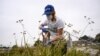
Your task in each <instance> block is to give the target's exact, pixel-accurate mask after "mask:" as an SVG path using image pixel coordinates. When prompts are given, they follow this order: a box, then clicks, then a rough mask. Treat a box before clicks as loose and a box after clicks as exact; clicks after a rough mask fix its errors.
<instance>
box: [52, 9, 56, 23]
mask: <svg viewBox="0 0 100 56" xmlns="http://www.w3.org/2000/svg"><path fill="white" fill-rule="evenodd" d="M55 14H56V13H55V11H53V12H52V16H53V18H52V19H51V20H52V21H53V20H56V18H55Z"/></svg>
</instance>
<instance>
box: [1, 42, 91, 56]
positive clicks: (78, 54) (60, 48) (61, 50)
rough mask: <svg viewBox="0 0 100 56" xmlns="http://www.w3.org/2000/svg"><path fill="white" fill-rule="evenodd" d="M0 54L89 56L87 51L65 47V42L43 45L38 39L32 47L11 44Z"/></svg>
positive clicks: (13, 55) (14, 55) (18, 55)
mask: <svg viewBox="0 0 100 56" xmlns="http://www.w3.org/2000/svg"><path fill="white" fill-rule="evenodd" d="M0 56H90V54H89V53H85V52H83V51H76V48H75V47H73V48H71V49H69V50H68V49H66V45H65V42H61V41H58V42H56V44H53V45H50V46H44V45H43V44H42V43H41V42H40V41H37V42H36V43H35V46H34V47H28V45H26V47H17V46H16V45H15V46H13V47H12V48H11V49H10V50H8V51H4V52H0Z"/></svg>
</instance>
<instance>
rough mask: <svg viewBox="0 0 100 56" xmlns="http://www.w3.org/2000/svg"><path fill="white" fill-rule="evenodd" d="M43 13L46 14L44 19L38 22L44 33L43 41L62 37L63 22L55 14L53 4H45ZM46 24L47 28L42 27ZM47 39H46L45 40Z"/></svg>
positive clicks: (49, 41)
mask: <svg viewBox="0 0 100 56" xmlns="http://www.w3.org/2000/svg"><path fill="white" fill-rule="evenodd" d="M43 15H46V18H47V19H46V20H45V21H44V22H43V23H42V24H40V26H39V29H41V30H42V32H43V33H45V35H43V34H42V36H43V41H44V42H45V43H46V44H49V43H52V42H54V41H57V40H58V39H63V31H64V30H63V29H64V22H63V21H62V19H60V18H59V17H57V16H56V11H55V8H54V6H53V5H47V6H46V7H45V9H44V13H43ZM44 26H48V28H44ZM46 40H47V41H46Z"/></svg>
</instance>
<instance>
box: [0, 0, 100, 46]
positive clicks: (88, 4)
mask: <svg viewBox="0 0 100 56" xmlns="http://www.w3.org/2000/svg"><path fill="white" fill-rule="evenodd" d="M48 4H51V5H53V6H54V7H55V10H56V16H58V17H59V18H61V19H62V20H63V21H64V22H66V23H67V24H69V23H70V24H72V25H73V26H72V27H70V28H69V27H67V26H66V29H65V30H67V31H69V32H70V33H71V34H74V35H77V36H80V35H82V32H83V30H84V29H85V27H86V25H88V22H90V21H94V22H95V23H94V24H89V25H88V27H87V28H86V29H85V31H84V33H83V35H88V36H92V37H93V38H94V37H95V36H96V34H98V33H100V11H99V10H100V0H0V44H2V45H4V46H13V45H14V44H15V39H17V43H18V45H21V41H22V43H23V35H22V34H21V32H22V31H23V28H22V26H21V24H20V23H16V21H18V20H21V19H23V21H22V23H23V24H24V28H25V31H27V32H28V33H27V34H26V35H25V36H26V42H27V43H28V44H29V45H33V43H34V41H36V39H37V38H38V37H39V33H40V32H41V31H40V30H39V29H38V26H39V24H40V23H39V21H44V20H45V19H46V17H45V15H42V14H43V12H44V7H45V6H46V5H48ZM84 16H86V18H84ZM88 18H91V19H90V20H88ZM73 29H74V30H76V31H80V34H75V33H73V32H72V30H73ZM13 33H16V34H15V35H13ZM30 35H31V36H30ZM34 37H35V38H34ZM72 39H73V40H77V38H76V37H72Z"/></svg>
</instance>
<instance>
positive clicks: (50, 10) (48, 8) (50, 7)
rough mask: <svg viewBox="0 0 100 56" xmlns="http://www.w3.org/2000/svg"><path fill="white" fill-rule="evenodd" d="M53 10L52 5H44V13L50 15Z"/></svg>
mask: <svg viewBox="0 0 100 56" xmlns="http://www.w3.org/2000/svg"><path fill="white" fill-rule="evenodd" d="M54 11H55V9H54V7H53V6H52V5H47V6H46V7H45V11H44V15H50V14H52V13H53V12H54Z"/></svg>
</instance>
